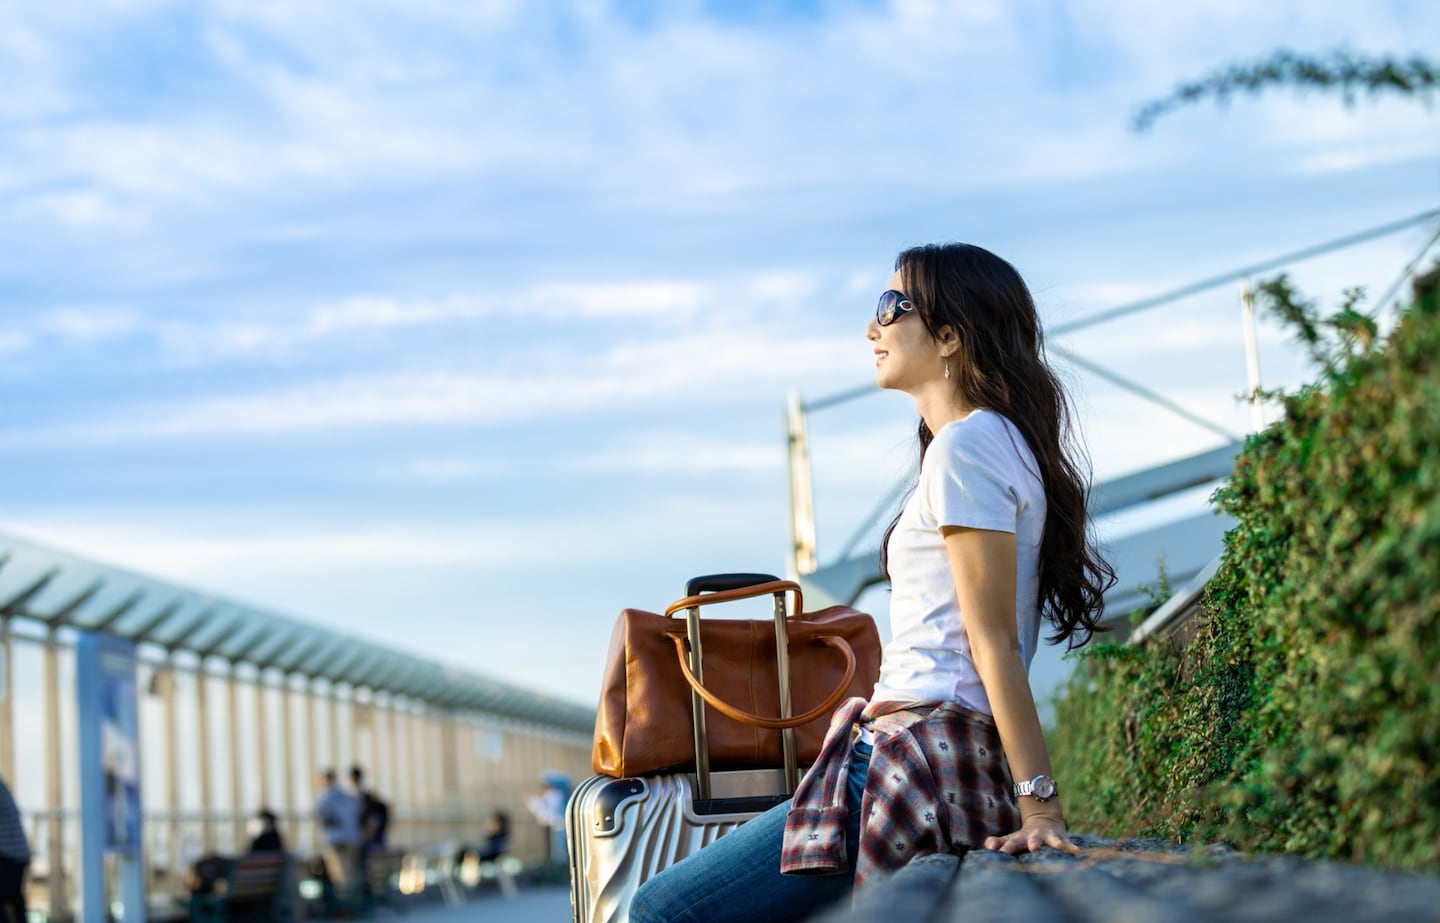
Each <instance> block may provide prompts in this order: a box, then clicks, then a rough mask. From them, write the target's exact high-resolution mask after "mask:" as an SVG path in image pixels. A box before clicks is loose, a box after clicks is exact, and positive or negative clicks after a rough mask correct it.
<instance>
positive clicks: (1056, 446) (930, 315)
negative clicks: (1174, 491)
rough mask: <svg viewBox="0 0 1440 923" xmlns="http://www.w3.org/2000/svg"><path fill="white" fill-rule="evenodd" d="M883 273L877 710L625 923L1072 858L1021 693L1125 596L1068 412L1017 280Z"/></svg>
mask: <svg viewBox="0 0 1440 923" xmlns="http://www.w3.org/2000/svg"><path fill="white" fill-rule="evenodd" d="M895 266H896V270H895V274H894V275H893V276H892V277H891V279H890V284H889V286H888V287H887V290H886V292H885V293H884V294H883V295H882V296H881V298H880V303H879V306H878V307H877V309H876V314H875V319H874V320H873V321H872V322H871V323H870V325H869V327H868V329H867V331H866V337H867V338H868V339H869V340H870V341H871V342H872V343H873V344H874V347H875V364H876V379H877V382H878V383H879V385H880V387H882V388H889V389H893V390H897V391H903V392H905V393H906V394H909V395H910V396H911V397H912V398H914V400H915V405H916V407H917V409H918V410H919V411H920V428H919V445H920V457H921V464H920V475H919V480H918V483H917V485H916V488H915V490H914V492H913V493H912V494H911V496H910V498H909V500H908V501H907V502H906V504H905V507H904V509H903V510H902V511H901V513H900V514H899V516H897V517H896V519H895V521H894V522H892V523H891V524H890V528H889V530H888V531H887V533H886V535H885V541H884V543H883V545H882V549H881V562H882V565H883V566H884V568H885V571H886V575H887V577H889V579H890V581H891V586H892V595H891V603H890V610H891V611H890V618H891V636H892V640H891V642H890V643H889V644H888V645H887V646H886V649H885V653H884V658H883V662H882V665H881V671H880V681H879V683H878V685H877V686H876V689H875V694H874V696H873V697H872V699H871V701H870V703H868V704H866V703H864V702H862V701H860V700H858V699H855V700H851V701H850V702H848V703H846V704H845V705H843V706H841V708H840V709H839V710H837V712H836V715H835V717H834V719H833V720H832V724H831V729H830V735H829V737H828V738H827V740H826V743H825V747H824V749H823V751H822V753H821V756H820V758H819V759H818V760H817V761H816V764H815V766H813V767H812V768H811V769H810V771H809V772H808V773H807V774H806V776H805V779H804V780H803V781H802V783H801V785H800V787H799V789H798V790H797V791H796V794H795V798H794V799H793V800H792V802H791V803H790V804H789V805H781V806H780V807H778V808H776V809H774V810H772V811H770V812H767V813H766V814H763V815H761V816H760V817H758V818H756V819H754V820H752V821H750V822H749V823H747V824H745V825H744V826H742V827H740V828H739V829H738V830H736V831H734V832H733V833H730V834H728V835H727V836H725V837H724V838H722V839H720V840H717V841H716V842H715V843H714V844H712V845H710V846H708V847H706V848H705V849H703V850H701V851H700V852H698V853H696V854H694V855H693V856H691V857H689V858H687V859H685V860H683V861H681V862H679V863H677V864H676V865H675V866H674V867H672V868H670V869H668V870H667V871H665V872H664V873H662V874H660V875H658V876H656V877H655V878H653V879H651V880H650V881H648V882H646V883H645V884H644V885H643V886H642V887H641V888H640V889H639V891H638V892H637V893H636V895H635V899H634V901H633V902H632V905H631V914H630V919H631V920H633V921H636V923H662V921H663V923H683V921H695V923H702V921H703V923H718V921H725V920H736V921H740V920H744V921H751V923H755V921H769V920H773V921H785V920H797V919H803V918H804V917H806V916H808V915H810V914H811V913H813V912H814V911H816V910H818V909H820V908H822V907H823V906H825V905H827V904H830V903H833V902H835V901H837V900H840V899H842V898H844V897H845V896H847V895H848V894H849V893H850V891H851V888H852V886H853V885H854V884H855V883H861V882H863V881H864V880H865V879H866V877H867V876H869V875H872V874H876V873H886V872H889V871H893V870H894V869H896V868H898V867H899V866H901V865H903V864H904V863H905V862H907V861H909V860H910V859H911V858H913V857H914V856H917V855H923V854H925V853H927V852H942V851H949V852H959V851H963V850H965V849H974V848H980V847H984V848H987V849H994V850H999V851H1002V852H1006V853H1011V854H1015V853H1021V852H1026V851H1028V850H1035V849H1039V848H1041V847H1042V846H1051V847H1054V848H1056V849H1063V850H1066V851H1068V852H1075V851H1077V849H1076V846H1075V845H1074V843H1072V842H1071V840H1070V838H1069V836H1068V834H1067V832H1066V828H1065V817H1064V813H1063V812H1062V811H1061V808H1060V798H1059V793H1058V787H1057V785H1056V783H1055V780H1054V779H1053V778H1052V775H1051V769H1050V760H1049V756H1048V754H1047V752H1046V748H1045V737H1044V734H1043V732H1042V731H1041V728H1040V720H1039V717H1038V716H1037V714H1036V710H1035V701H1034V698H1033V697H1032V695H1031V692H1030V685H1029V681H1028V678H1027V671H1028V669H1029V664H1030V660H1031V658H1032V657H1033V656H1034V653H1035V648H1036V644H1037V638H1038V634H1039V624H1040V619H1041V617H1042V615H1043V617H1044V618H1045V619H1047V620H1048V621H1049V622H1050V625H1051V628H1052V629H1053V631H1052V632H1051V633H1050V634H1049V636H1048V640H1050V641H1051V642H1060V641H1065V642H1067V643H1068V644H1069V646H1071V647H1076V646H1079V645H1081V644H1084V643H1085V642H1086V641H1088V640H1089V638H1090V635H1091V633H1092V632H1093V631H1095V630H1096V625H1097V623H1098V621H1099V618H1100V614H1101V610H1102V595H1103V593H1104V591H1105V590H1106V589H1108V588H1109V586H1111V585H1112V584H1113V583H1114V580H1115V577H1114V571H1113V570H1112V569H1111V568H1110V567H1109V565H1108V564H1107V563H1106V562H1105V561H1104V560H1103V559H1102V558H1101V557H1100V556H1099V554H1098V553H1097V551H1096V549H1095V547H1094V543H1093V541H1092V540H1091V538H1090V537H1089V531H1088V521H1087V518H1086V511H1085V494H1086V481H1085V479H1084V477H1083V476H1082V474H1081V472H1080V469H1079V467H1078V466H1077V462H1076V459H1075V455H1074V450H1073V448H1072V447H1071V446H1070V444H1069V422H1068V408H1067V401H1066V398H1065V395H1064V393H1063V391H1062V389H1061V387H1060V385H1059V383H1058V382H1057V380H1056V378H1055V376H1054V374H1053V373H1052V372H1051V371H1050V369H1049V367H1048V366H1047V365H1046V362H1045V356H1044V347H1043V340H1042V336H1041V332H1040V323H1039V318H1038V316H1037V314H1036V311H1035V305H1034V302H1033V301H1032V299H1031V297H1030V293H1029V291H1028V289H1027V288H1026V286H1025V283H1024V281H1023V280H1022V279H1021V278H1020V275H1019V273H1017V272H1016V271H1015V269H1014V268H1013V267H1012V266H1011V265H1010V264H1009V263H1007V262H1005V261H1004V260H1002V259H1000V258H999V257H997V256H995V255H994V254H992V253H990V252H988V251H986V250H983V249H981V248H979V247H975V246H970V245H966V244H946V245H938V246H925V247H916V248H914V249H911V250H907V251H905V252H904V253H902V254H900V257H899V259H897V260H896V263H895ZM1012 778H1013V780H1014V781H1013V782H1012ZM862 817H863V819H864V822H863V823H862ZM862 828H863V829H862Z"/></svg>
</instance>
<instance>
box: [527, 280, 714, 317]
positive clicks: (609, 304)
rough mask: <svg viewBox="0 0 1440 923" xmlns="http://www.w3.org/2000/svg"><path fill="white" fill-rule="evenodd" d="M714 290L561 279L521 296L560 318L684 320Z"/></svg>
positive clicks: (685, 285)
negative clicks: (562, 280)
mask: <svg viewBox="0 0 1440 923" xmlns="http://www.w3.org/2000/svg"><path fill="white" fill-rule="evenodd" d="M714 297H715V296H714V292H713V290H711V289H710V288H709V287H708V286H704V285H701V284H699V283H695V282H666V281H648V282H560V283H553V284H548V285H539V286H536V287H534V288H532V289H530V290H529V291H528V292H526V293H525V294H524V295H523V296H521V298H522V299H523V301H524V302H525V303H526V304H528V305H530V306H531V307H532V309H533V310H537V311H540V312H543V313H545V314H549V315H551V316H556V317H574V316H579V317H617V318H626V317H647V318H663V319H668V320H671V321H677V322H678V321H683V320H688V319H689V318H691V317H693V316H694V314H695V313H696V311H698V310H699V309H700V307H701V306H702V305H704V304H706V303H708V302H713V300H714Z"/></svg>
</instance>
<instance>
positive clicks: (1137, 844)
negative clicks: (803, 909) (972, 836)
mask: <svg viewBox="0 0 1440 923" xmlns="http://www.w3.org/2000/svg"><path fill="white" fill-rule="evenodd" d="M1074 839H1075V842H1076V843H1077V844H1078V845H1080V846H1081V847H1082V848H1084V850H1085V852H1084V853H1083V854H1081V855H1079V856H1071V855H1069V854H1067V853H1062V852H1059V851H1058V850H1052V849H1045V850H1041V851H1040V852H1038V853H1033V854H1029V855H1024V856H1020V857H1018V858H1016V857H1011V856H1006V855H1002V854H1000V853H994V852H989V851H983V850H977V851H975V852H971V853H968V854H966V855H965V857H964V858H963V859H962V858H960V857H958V856H952V855H933V856H924V857H921V858H919V859H916V860H915V861H914V862H911V863H910V864H909V865H907V866H906V867H905V868H903V869H901V870H900V872H898V873H897V874H895V875H894V876H892V877H890V878H888V879H886V880H884V881H880V882H876V883H874V884H872V885H870V886H869V887H867V888H865V889H863V890H861V891H860V892H858V893H857V894H856V896H855V900H854V902H853V905H852V906H850V907H843V908H836V909H833V910H831V911H829V912H827V913H825V914H823V915H821V916H818V917H816V918H815V920H816V921H817V923H902V921H903V923H908V921H925V923H959V921H961V920H964V921H966V923H971V921H977V920H979V921H1006V920H1023V921H1026V923H1031V921H1036V923H1050V921H1054V923H1101V921H1105V923H1199V921H1234V923H1281V921H1284V923H1289V921H1292V920H1303V921H1305V923H1332V921H1333V923H1341V921H1345V923H1350V921H1357V920H1380V919H1383V920H1385V921H1386V923H1408V921H1437V920H1440V878H1436V877H1430V876H1423V875H1412V874H1406V873H1401V872H1391V871H1385V870H1383V869H1374V868H1368V867H1363V866H1356V865H1350V864H1347V863H1344V862H1320V861H1313V860H1306V859H1300V858H1296V857H1294V856H1285V855H1257V856H1248V857H1247V856H1244V855H1242V854H1240V853H1239V852H1237V851H1235V850H1234V849H1231V848H1230V847H1228V846H1224V845H1218V844H1217V845H1212V846H1206V847H1201V848H1198V849H1191V848H1187V847H1183V846H1177V845H1176V844H1174V843H1168V842H1165V841H1162V840H1105V839H1101V838H1099V837H1087V836H1076V837H1075V838H1074Z"/></svg>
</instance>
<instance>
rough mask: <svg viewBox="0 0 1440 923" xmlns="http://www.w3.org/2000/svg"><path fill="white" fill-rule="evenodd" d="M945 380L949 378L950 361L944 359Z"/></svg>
mask: <svg viewBox="0 0 1440 923" xmlns="http://www.w3.org/2000/svg"><path fill="white" fill-rule="evenodd" d="M945 378H946V379H947V380H948V379H949V378H950V360H949V359H946V360H945Z"/></svg>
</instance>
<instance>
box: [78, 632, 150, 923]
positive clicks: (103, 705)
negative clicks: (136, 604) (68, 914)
mask: <svg viewBox="0 0 1440 923" xmlns="http://www.w3.org/2000/svg"><path fill="white" fill-rule="evenodd" d="M75 673H76V677H77V680H78V682H77V687H78V688H77V689H76V704H77V706H78V711H79V728H80V839H81V843H80V852H81V867H82V870H83V875H82V882H81V897H82V907H83V914H84V919H85V920H86V921H87V923H88V921H90V920H96V921H100V920H104V919H106V908H107V905H106V900H105V871H104V869H105V853H107V852H111V853H116V854H117V855H118V856H119V857H120V864H119V872H120V878H121V885H122V888H123V891H124V901H123V904H124V906H125V908H126V912H125V919H126V920H127V921H129V920H132V919H135V920H144V918H145V904H144V899H143V895H144V884H143V878H142V873H141V872H140V868H141V864H142V863H141V862H140V849H141V840H140V734H139V724H138V722H137V720H136V717H137V716H136V712H137V708H136V691H135V645H134V644H133V643H132V642H130V641H127V640H125V639H123V638H116V637H114V636H113V635H104V634H94V633H90V632H81V634H80V636H79V638H78V640H77V641H76V643H75Z"/></svg>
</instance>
